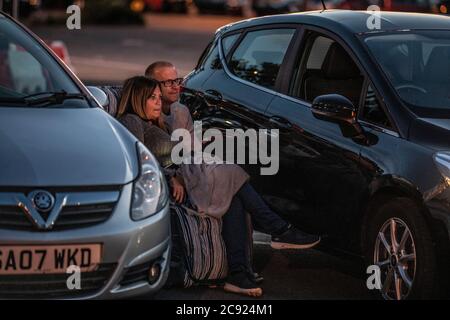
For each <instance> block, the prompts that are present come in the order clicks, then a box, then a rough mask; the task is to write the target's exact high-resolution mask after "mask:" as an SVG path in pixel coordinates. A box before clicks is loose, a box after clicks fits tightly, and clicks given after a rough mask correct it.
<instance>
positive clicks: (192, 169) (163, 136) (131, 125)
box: [119, 107, 249, 218]
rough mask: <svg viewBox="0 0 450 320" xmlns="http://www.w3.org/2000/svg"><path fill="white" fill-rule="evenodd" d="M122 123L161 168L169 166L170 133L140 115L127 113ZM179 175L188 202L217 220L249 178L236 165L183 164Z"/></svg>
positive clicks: (173, 127)
mask: <svg viewBox="0 0 450 320" xmlns="http://www.w3.org/2000/svg"><path fill="white" fill-rule="evenodd" d="M184 108H186V107H184ZM186 110H187V109H186ZM171 114H172V115H175V117H176V115H177V114H178V115H182V116H189V118H190V114H189V113H187V114H186V112H179V113H173V111H172V110H171ZM119 120H120V121H121V122H122V123H123V124H124V125H125V126H126V127H127V128H128V130H129V131H130V132H132V133H133V134H134V135H135V136H136V137H137V138H138V139H139V140H140V141H141V142H143V143H144V144H145V145H146V146H147V148H149V149H150V151H152V153H153V154H154V155H155V157H156V158H157V159H158V161H161V162H160V163H161V166H163V167H165V166H167V164H170V162H171V161H170V160H168V157H169V158H170V153H171V149H172V148H173V146H174V145H175V144H176V142H173V141H171V140H170V136H169V134H168V133H166V132H165V131H164V130H162V129H160V128H159V127H157V126H155V125H153V124H152V123H150V122H147V121H145V120H143V119H141V118H139V117H138V116H137V115H133V114H126V115H123V116H122V117H121V118H120V119H119ZM172 121H173V122H172V123H173V124H189V123H192V119H190V120H189V119H172ZM170 129H171V130H175V129H178V127H177V125H175V126H170ZM185 129H188V130H189V128H185ZM164 164H165V165H164ZM177 174H179V175H181V177H182V178H183V180H184V184H185V187H186V192H187V195H188V197H189V200H190V201H191V203H192V204H193V205H194V206H195V208H196V210H197V212H198V213H200V214H205V215H209V216H212V217H216V218H220V217H222V216H223V215H224V214H225V213H226V212H227V211H228V208H229V207H230V204H231V200H232V199H233V197H234V195H235V194H236V193H237V192H238V191H239V189H240V188H241V187H242V185H243V184H244V183H245V182H246V181H247V180H248V179H249V176H248V174H247V173H246V172H245V171H244V170H243V169H242V168H241V167H239V166H238V165H234V164H207V163H202V164H182V165H180V167H179V169H178V171H177Z"/></svg>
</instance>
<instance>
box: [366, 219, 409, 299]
mask: <svg viewBox="0 0 450 320" xmlns="http://www.w3.org/2000/svg"><path fill="white" fill-rule="evenodd" d="M416 262H417V261H416V246H415V243H414V239H413V236H412V233H411V231H410V230H409V228H408V225H407V224H406V223H405V222H404V221H403V220H401V219H399V218H391V219H389V220H388V221H386V222H385V223H384V224H383V226H382V227H381V229H380V231H379V232H378V236H377V239H376V241H375V250H374V264H375V265H377V266H378V267H379V268H380V271H381V285H382V287H381V294H382V296H383V298H384V299H386V300H404V299H406V298H407V297H408V295H409V294H410V293H411V289H412V287H413V283H414V278H415V274H416Z"/></svg>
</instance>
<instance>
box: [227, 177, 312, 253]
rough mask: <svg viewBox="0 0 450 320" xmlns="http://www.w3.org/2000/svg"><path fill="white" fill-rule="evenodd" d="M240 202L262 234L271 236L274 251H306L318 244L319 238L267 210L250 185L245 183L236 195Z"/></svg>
mask: <svg viewBox="0 0 450 320" xmlns="http://www.w3.org/2000/svg"><path fill="white" fill-rule="evenodd" d="M236 196H237V197H239V199H240V200H241V201H242V204H243V206H244V209H245V210H246V211H248V212H249V213H250V214H251V216H252V219H253V220H254V221H255V223H256V224H257V225H258V226H259V229H261V231H262V232H265V233H268V234H270V235H271V236H272V243H271V246H272V248H274V249H308V248H312V247H314V246H315V245H317V244H318V243H319V242H320V237H319V236H316V235H310V234H308V233H305V232H302V231H300V230H298V229H297V228H295V227H293V226H292V225H291V224H289V223H288V222H286V221H285V220H284V219H282V218H281V217H280V216H279V215H278V214H276V213H275V212H274V211H273V210H271V209H270V208H269V206H268V205H267V204H266V203H265V202H264V200H263V199H262V198H261V196H260V195H259V194H258V193H257V192H256V190H255V189H253V187H252V186H251V185H250V183H248V182H247V183H245V184H244V185H243V186H242V188H241V189H240V190H239V191H238V193H237V194H236Z"/></svg>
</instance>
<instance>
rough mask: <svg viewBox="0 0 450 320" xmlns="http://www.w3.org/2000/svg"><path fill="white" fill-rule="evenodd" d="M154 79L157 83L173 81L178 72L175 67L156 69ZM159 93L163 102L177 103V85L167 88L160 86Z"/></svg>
mask: <svg viewBox="0 0 450 320" xmlns="http://www.w3.org/2000/svg"><path fill="white" fill-rule="evenodd" d="M154 78H155V80H157V81H167V80H175V79H177V78H178V72H177V69H176V68H175V67H163V68H158V69H156V70H155V73H154ZM161 91H162V98H163V101H164V102H166V103H168V104H172V103H174V102H176V101H178V98H179V97H180V85H177V84H173V85H171V86H168V87H166V86H165V85H164V84H161Z"/></svg>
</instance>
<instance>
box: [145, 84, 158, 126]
mask: <svg viewBox="0 0 450 320" xmlns="http://www.w3.org/2000/svg"><path fill="white" fill-rule="evenodd" d="M145 115H146V116H147V119H150V120H156V119H158V118H159V116H160V115H161V90H160V89H159V87H156V88H155V91H153V94H152V95H151V96H150V98H148V99H147V103H146V106H145Z"/></svg>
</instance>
